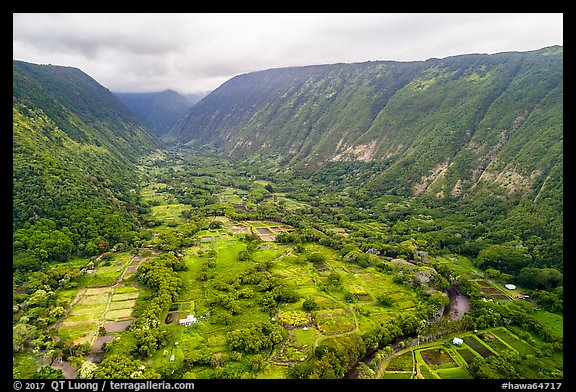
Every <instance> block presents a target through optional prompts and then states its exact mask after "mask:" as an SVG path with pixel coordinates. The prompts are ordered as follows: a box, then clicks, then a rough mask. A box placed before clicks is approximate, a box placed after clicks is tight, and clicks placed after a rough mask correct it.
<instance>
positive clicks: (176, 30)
mask: <svg viewBox="0 0 576 392" xmlns="http://www.w3.org/2000/svg"><path fill="white" fill-rule="evenodd" d="M13 22H14V23H13V57H14V58H15V59H18V60H24V61H30V62H34V63H40V64H47V63H51V64H58V65H67V66H73V67H77V68H80V69H81V70H83V71H84V72H86V73H88V74H89V75H90V76H92V77H93V78H95V79H96V80H97V81H98V82H100V83H102V84H103V85H104V86H106V87H107V88H109V89H110V90H112V91H124V92H128V91H161V90H165V89H173V90H176V91H179V92H182V93H191V92H198V91H209V90H213V89H215V88H217V87H218V86H219V85H220V84H222V83H223V82H225V81H226V80H228V79H230V78H231V77H233V76H235V75H237V74H240V73H245V72H252V71H258V70H262V69H268V68H278V67H286V66H299V65H310V64H327V63H335V62H362V61H369V60H396V61H417V60H425V59H427V58H430V57H447V56H451V55H457V54H466V53H496V52H501V51H523V50H535V49H539V48H542V47H545V46H550V45H562V44H563V35H562V34H563V15H562V14H321V13H314V14H297V13H294V14H292V13H289V14H13Z"/></svg>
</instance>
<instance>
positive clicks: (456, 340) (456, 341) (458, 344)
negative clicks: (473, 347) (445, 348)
mask: <svg viewBox="0 0 576 392" xmlns="http://www.w3.org/2000/svg"><path fill="white" fill-rule="evenodd" d="M462 343H464V340H462V339H460V338H454V339H452V344H453V345H455V346H461V345H462Z"/></svg>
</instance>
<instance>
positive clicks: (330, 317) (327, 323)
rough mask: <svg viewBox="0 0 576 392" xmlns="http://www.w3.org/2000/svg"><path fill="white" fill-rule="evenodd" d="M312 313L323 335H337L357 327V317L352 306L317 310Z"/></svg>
mask: <svg viewBox="0 0 576 392" xmlns="http://www.w3.org/2000/svg"><path fill="white" fill-rule="evenodd" d="M312 315H313V317H314V320H316V324H317V326H318V330H319V331H320V332H321V333H322V334H323V335H337V334H341V333H345V332H351V331H353V330H354V329H355V328H356V317H355V315H354V311H353V310H352V309H350V308H347V309H342V308H340V309H331V310H322V311H315V312H312Z"/></svg>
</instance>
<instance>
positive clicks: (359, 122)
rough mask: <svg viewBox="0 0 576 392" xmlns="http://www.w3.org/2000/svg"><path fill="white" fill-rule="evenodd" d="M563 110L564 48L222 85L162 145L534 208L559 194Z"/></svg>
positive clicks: (346, 67)
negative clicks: (511, 197) (518, 199)
mask: <svg viewBox="0 0 576 392" xmlns="http://www.w3.org/2000/svg"><path fill="white" fill-rule="evenodd" d="M562 108H563V49H562V47H550V48H545V49H541V50H539V51H533V52H511V53H500V54H494V55H481V54H475V55H462V56H455V57H448V58H445V59H430V60H427V61H422V62H389V61H387V62H384V61H373V62H366V63H356V64H333V65H319V66H308V67H294V68H280V69H271V70H267V71H261V72H253V73H249V74H244V75H239V76H236V77H234V78H232V79H231V80H229V81H228V82H226V83H224V84H223V85H222V86H220V87H219V88H218V89H216V90H215V91H214V92H212V93H211V94H209V95H208V96H207V97H206V98H205V99H203V100H202V101H201V102H199V103H198V104H197V105H195V106H194V107H193V108H192V109H191V110H190V111H189V112H188V113H187V114H186V115H185V116H184V117H183V118H182V119H181V120H180V121H179V122H178V123H177V124H176V126H175V127H174V128H173V129H172V130H171V132H170V133H169V134H168V135H166V136H165V140H168V141H178V142H181V143H186V144H188V145H192V146H211V147H214V148H216V150H217V151H221V152H222V153H224V154H226V155H227V156H230V157H238V158H242V159H250V158H253V159H260V158H262V157H265V158H269V159H272V161H276V162H278V163H289V164H291V165H292V166H294V167H295V168H297V169H300V170H302V171H304V172H305V173H308V174H309V173H314V172H317V171H318V169H319V168H321V167H324V166H325V165H327V164H329V163H330V162H345V161H361V162H381V163H383V164H385V167H383V168H381V170H380V173H379V175H378V176H377V177H376V178H375V179H374V181H373V182H372V186H373V187H374V188H376V189H377V190H378V191H379V192H380V193H388V194H403V195H415V196H417V195H421V194H424V193H426V194H430V195H434V196H436V197H440V198H459V197H462V196H463V195H465V194H466V193H468V192H469V191H476V189H486V188H487V187H490V186H491V185H492V184H495V185H497V187H496V188H497V189H500V188H502V189H503V191H502V190H500V191H499V192H500V193H502V192H503V194H511V193H522V194H527V193H530V194H532V197H533V198H534V197H536V195H537V194H538V193H539V191H540V190H541V189H542V187H543V185H544V183H546V185H545V186H544V188H546V187H547V186H552V187H554V186H556V185H557V182H555V181H554V182H551V181H550V180H552V179H555V180H558V173H559V169H560V168H561V160H562V134H563V125H562ZM546 179H548V180H546ZM491 190H492V189H491Z"/></svg>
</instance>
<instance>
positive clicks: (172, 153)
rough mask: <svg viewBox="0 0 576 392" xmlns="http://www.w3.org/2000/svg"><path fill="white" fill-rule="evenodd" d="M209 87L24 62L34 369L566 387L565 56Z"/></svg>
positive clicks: (16, 303) (354, 67)
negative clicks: (146, 85)
mask: <svg viewBox="0 0 576 392" xmlns="http://www.w3.org/2000/svg"><path fill="white" fill-rule="evenodd" d="M189 98H190V97H184V96H182V95H180V94H178V93H176V92H174V91H170V90H168V91H163V92H156V93H111V92H110V91H109V90H108V89H107V88H106V87H104V86H102V85H100V84H99V83H98V82H97V81H96V80H94V79H93V78H91V77H90V76H88V75H87V74H85V73H84V72H82V71H81V70H79V69H77V68H73V67H62V66H52V65H38V64H31V63H27V62H22V61H17V60H14V61H13V232H12V233H13V253H12V255H13V262H12V264H13V319H12V324H13V378H14V379H58V378H80V379H109V378H112V379H136V378H140V379H166V380H168V379H225V378H226V379H250V378H252V379H288V378H291V379H318V378H324V379H342V378H357V379H380V380H385V379H399V378H401V379H466V380H475V379H504V380H510V379H550V380H556V381H557V380H559V379H562V378H563V377H564V373H563V353H564V351H563V298H564V297H563V272H564V269H563V206H564V203H563V48H562V47H548V48H543V49H541V50H537V51H531V52H510V53H499V54H494V55H485V54H464V55H461V56H454V57H448V58H444V59H430V60H427V61H419V62H394V61H371V62H365V63H354V64H326V65H310V66H303V67H290V68H278V69H270V70H262V71H258V72H251V73H246V74H242V75H238V76H236V77H234V78H232V79H230V80H229V81H227V82H225V83H224V84H222V85H221V86H220V87H219V88H217V89H216V90H214V91H212V92H211V93H209V94H207V95H205V96H204V95H201V96H197V97H195V98H196V100H195V101H190V100H189ZM415 382H417V381H415Z"/></svg>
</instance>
